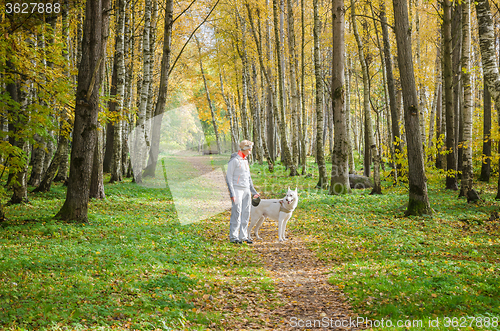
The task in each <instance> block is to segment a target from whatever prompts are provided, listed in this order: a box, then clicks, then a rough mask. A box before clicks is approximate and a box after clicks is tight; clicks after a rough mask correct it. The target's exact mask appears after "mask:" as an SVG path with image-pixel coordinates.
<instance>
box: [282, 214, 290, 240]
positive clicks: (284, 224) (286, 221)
mask: <svg viewBox="0 0 500 331" xmlns="http://www.w3.org/2000/svg"><path fill="white" fill-rule="evenodd" d="M290 217H291V215H290V214H288V215H286V216H285V219H284V220H283V234H282V238H283V241H287V240H288V239H286V237H285V232H286V224H287V223H288V220H289V219H290Z"/></svg>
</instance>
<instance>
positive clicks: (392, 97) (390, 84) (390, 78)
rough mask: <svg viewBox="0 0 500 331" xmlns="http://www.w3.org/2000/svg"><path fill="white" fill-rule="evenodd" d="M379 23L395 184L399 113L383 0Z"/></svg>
mask: <svg viewBox="0 0 500 331" xmlns="http://www.w3.org/2000/svg"><path fill="white" fill-rule="evenodd" d="M380 21H381V25H382V40H383V43H384V58H385V71H386V76H387V91H388V93H389V108H390V110H391V132H392V144H393V146H394V149H393V151H394V155H393V160H394V162H393V176H394V179H395V181H396V182H397V178H398V169H399V168H401V165H400V164H399V163H398V162H396V159H397V157H396V156H397V155H400V154H401V146H400V144H401V133H400V130H399V122H400V119H399V111H398V105H397V101H396V88H395V84H394V74H393V72H392V66H393V64H392V56H391V43H390V40H389V29H388V28H387V18H386V15H385V0H382V1H381V2H380Z"/></svg>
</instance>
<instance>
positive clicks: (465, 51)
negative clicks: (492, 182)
mask: <svg viewBox="0 0 500 331" xmlns="http://www.w3.org/2000/svg"><path fill="white" fill-rule="evenodd" d="M462 37H463V40H462V70H461V71H462V85H463V88H464V101H463V105H462V116H463V134H464V139H463V143H462V150H463V160H460V161H461V162H463V163H462V164H463V166H462V185H460V195H461V196H465V197H468V196H469V191H470V190H472V176H473V172H472V107H473V105H472V86H471V77H470V72H471V61H470V53H471V32H470V0H462Z"/></svg>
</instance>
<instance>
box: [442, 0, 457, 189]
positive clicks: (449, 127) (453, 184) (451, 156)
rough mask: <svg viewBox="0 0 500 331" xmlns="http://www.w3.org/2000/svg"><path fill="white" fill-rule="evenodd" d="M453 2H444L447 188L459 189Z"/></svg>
mask: <svg viewBox="0 0 500 331" xmlns="http://www.w3.org/2000/svg"><path fill="white" fill-rule="evenodd" d="M451 7H452V5H451V2H450V0H444V2H443V11H444V14H443V39H444V51H443V62H444V70H443V75H444V98H445V105H446V107H445V113H446V149H447V152H448V153H447V154H446V168H447V170H448V171H447V172H446V189H449V190H458V183H457V174H456V170H457V157H456V153H457V151H456V144H455V108H454V105H453V67H452V64H453V63H452V62H453V61H452V53H453V52H452V26H451V9H452V8H451Z"/></svg>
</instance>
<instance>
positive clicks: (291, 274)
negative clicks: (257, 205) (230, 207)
mask: <svg viewBox="0 0 500 331" xmlns="http://www.w3.org/2000/svg"><path fill="white" fill-rule="evenodd" d="M259 234H260V236H261V237H262V238H263V240H259V241H255V243H254V244H253V249H255V251H256V252H257V253H258V254H259V255H260V256H261V258H262V260H263V261H264V262H265V265H266V269H267V270H269V271H270V273H271V277H272V278H274V279H275V286H276V288H277V289H278V291H279V293H280V294H281V295H280V296H281V301H282V302H285V305H284V306H282V307H280V308H279V309H277V310H275V311H274V312H273V314H275V316H276V317H278V319H274V321H275V323H276V321H277V320H278V323H276V324H275V325H273V326H272V328H271V329H272V330H296V329H302V330H359V329H358V328H355V327H352V325H351V327H350V326H349V318H351V320H352V321H355V320H356V317H357V316H356V315H355V314H354V313H352V311H351V310H350V307H349V305H348V304H347V303H346V301H345V300H344V298H343V293H342V292H341V291H340V290H339V289H337V288H336V287H334V286H332V285H330V284H329V283H328V271H329V270H328V268H327V267H326V266H325V265H324V264H323V263H322V262H321V261H319V260H318V259H317V258H316V257H315V256H314V254H313V253H312V252H311V251H310V250H309V249H307V248H306V247H305V243H304V242H303V241H302V240H301V238H299V237H295V236H294V235H293V233H290V232H288V241H286V242H285V243H279V242H278V240H277V239H278V238H277V224H275V223H274V222H269V221H266V222H265V223H264V225H263V227H262V228H261V230H260V233H259ZM272 320H273V319H271V321H272ZM314 321H316V327H313V326H310V327H308V325H314V324H313V323H314ZM342 322H343V325H344V326H346V327H342V326H341V325H342V324H341V323H342ZM325 326H327V327H325ZM336 326H339V327H336Z"/></svg>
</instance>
